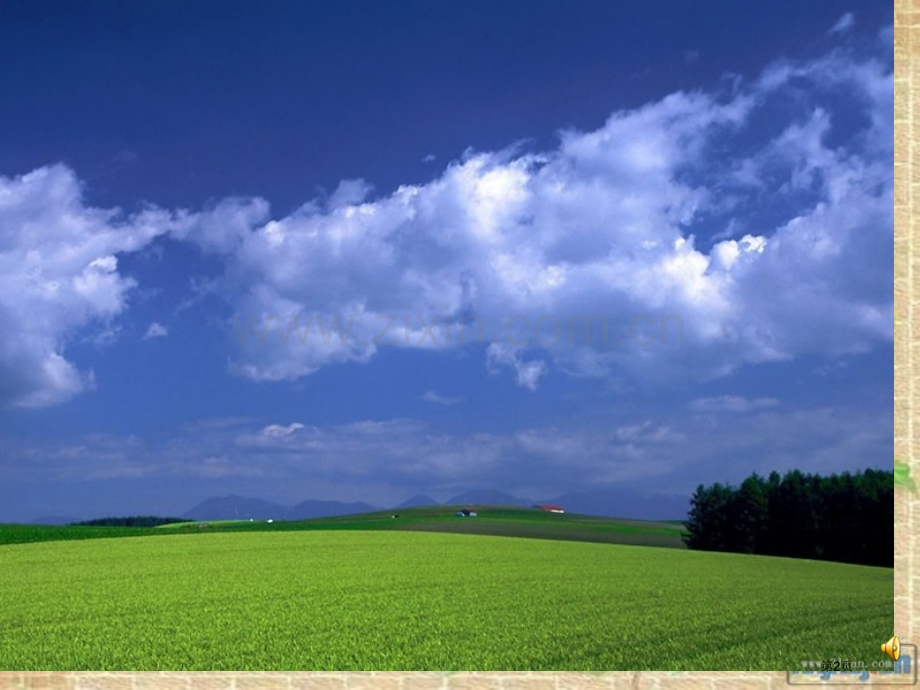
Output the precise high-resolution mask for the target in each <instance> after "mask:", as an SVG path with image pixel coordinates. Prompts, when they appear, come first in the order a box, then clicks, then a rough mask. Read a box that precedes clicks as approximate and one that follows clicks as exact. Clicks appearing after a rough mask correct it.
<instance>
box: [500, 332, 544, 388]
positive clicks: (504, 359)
mask: <svg viewBox="0 0 920 690" xmlns="http://www.w3.org/2000/svg"><path fill="white" fill-rule="evenodd" d="M486 358H487V359H486V361H487V363H488V365H489V366H490V367H491V368H492V369H493V371H494V370H495V369H498V368H501V367H508V368H510V369H511V370H513V371H514V374H515V379H516V381H517V384H518V385H519V386H523V387H524V388H528V389H530V390H532V391H535V390H536V389H537V385H538V383H539V381H540V378H541V377H542V376H543V375H544V374H545V373H546V362H544V361H542V360H530V361H528V362H525V361H524V359H523V356H522V355H521V353H520V350H519V349H517V348H514V347H512V346H510V345H508V344H507V343H501V342H498V343H492V344H491V345H489V347H488V349H487V350H486Z"/></svg>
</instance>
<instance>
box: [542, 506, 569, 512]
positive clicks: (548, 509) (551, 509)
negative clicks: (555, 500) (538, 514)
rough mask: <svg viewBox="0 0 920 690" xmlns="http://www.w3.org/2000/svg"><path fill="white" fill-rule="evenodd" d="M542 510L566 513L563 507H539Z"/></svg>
mask: <svg viewBox="0 0 920 690" xmlns="http://www.w3.org/2000/svg"><path fill="white" fill-rule="evenodd" d="M537 508H539V509H540V510H545V511H546V512H548V513H564V512H565V509H564V508H562V507H561V506H537Z"/></svg>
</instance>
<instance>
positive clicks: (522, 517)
mask: <svg viewBox="0 0 920 690" xmlns="http://www.w3.org/2000/svg"><path fill="white" fill-rule="evenodd" d="M458 507H459V506H437V507H433V508H410V509H408V510H402V511H399V513H398V514H399V518H398V519H393V518H392V517H391V516H392V515H393V514H394V513H393V511H379V512H375V513H362V514H360V515H346V516H342V517H332V518H319V519H314V520H300V521H296V522H273V523H268V522H266V521H264V520H255V521H252V522H250V521H249V520H216V521H208V522H191V523H189V522H183V523H174V524H170V525H162V526H160V527H156V528H149V527H83V526H62V527H58V526H45V525H0V544H21V543H28V542H39V541H58V540H69V539H93V538H103V537H122V536H163V535H164V534H167V533H171V534H176V533H179V534H202V533H205V532H207V533H213V532H241V531H246V532H248V531H259V532H265V531H269V532H282V531H301V530H322V531H328V530H361V531H367V530H400V531H401V530H410V531H426V532H450V533H457V534H481V535H491V536H504V537H530V538H534V539H562V540H573V541H591V542H601V543H607V544H632V545H638V546H666V547H671V548H681V549H682V548H684V544H683V542H682V541H681V534H683V526H682V525H681V524H680V523H676V522H649V521H644V520H622V519H616V518H604V517H595V516H588V515H575V514H555V513H547V512H544V511H542V510H533V509H528V508H511V507H498V506H472V507H473V508H475V509H476V510H477V511H478V512H479V517H476V518H458V517H455V515H454V513H455V512H456V510H457V509H458Z"/></svg>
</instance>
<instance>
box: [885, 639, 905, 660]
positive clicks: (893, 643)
mask: <svg viewBox="0 0 920 690" xmlns="http://www.w3.org/2000/svg"><path fill="white" fill-rule="evenodd" d="M882 651H883V652H884V653H885V654H887V655H888V656H890V657H891V660H892V661H897V660H898V657H899V656H901V640H899V639H898V636H897V635H895V636H894V637H892V638H891V639H890V640H888V642H886V643H885V644H883V645H882Z"/></svg>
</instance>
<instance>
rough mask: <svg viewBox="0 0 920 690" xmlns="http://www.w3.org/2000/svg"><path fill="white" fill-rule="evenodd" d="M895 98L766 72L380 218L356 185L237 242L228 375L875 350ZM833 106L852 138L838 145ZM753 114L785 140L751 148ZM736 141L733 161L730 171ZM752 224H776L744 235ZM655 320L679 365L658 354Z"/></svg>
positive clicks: (457, 175) (492, 155) (884, 310)
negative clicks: (255, 329)
mask: <svg viewBox="0 0 920 690" xmlns="http://www.w3.org/2000/svg"><path fill="white" fill-rule="evenodd" d="M793 80H796V87H795V89H796V90H797V92H798V91H800V90H801V83H803V81H807V82H809V83H810V92H809V93H810V96H809V98H810V100H809V102H808V103H806V104H805V105H804V106H803V105H802V104H801V103H799V105H798V106H795V107H793V106H790V105H789V103H790V94H791V89H792V87H791V86H789V85H790V83H791V82H792V81H793ZM891 84H892V75H891V72H890V70H886V69H885V68H884V67H883V66H882V64H881V63H880V62H877V61H869V62H855V61H853V60H851V59H850V58H848V57H846V56H845V55H844V54H842V53H834V54H832V55H830V56H828V57H825V58H821V59H819V60H817V61H814V62H811V63H791V62H782V63H777V64H776V65H773V66H771V67H770V68H769V69H767V70H765V72H764V74H763V75H762V77H761V78H760V79H758V80H757V81H755V82H753V83H751V84H748V85H746V86H737V85H735V86H733V87H732V89H730V90H729V91H726V92H714V93H703V92H693V93H687V92H678V93H675V94H671V95H669V96H667V97H665V98H663V99H662V100H660V101H657V102H654V103H650V104H648V105H646V106H644V107H642V108H638V109H636V110H632V111H623V112H618V113H615V114H613V115H612V116H611V117H610V118H609V120H608V121H607V122H606V123H605V124H604V125H603V126H602V127H600V128H599V129H597V130H594V131H588V132H575V131H566V132H562V133H561V141H560V145H559V147H558V148H557V149H556V150H553V151H546V152H523V153H522V152H520V151H517V150H508V151H499V152H468V153H467V154H466V155H465V156H464V158H463V159H461V160H459V161H456V162H454V163H452V164H451V165H450V166H448V168H447V169H446V170H445V171H444V172H443V174H441V175H440V176H439V177H438V178H436V179H434V180H432V181H431V182H429V183H427V184H423V185H411V186H404V187H401V188H399V189H398V190H396V191H395V192H394V193H392V194H390V195H387V196H383V197H379V198H376V199H370V198H367V197H366V196H365V195H366V194H367V193H368V190H367V189H366V188H364V187H362V186H360V185H359V186H357V187H355V188H354V189H351V188H349V190H350V191H349V193H348V194H346V195H344V196H341V195H334V197H335V198H334V199H333V200H332V201H331V202H329V203H327V204H326V205H325V206H323V205H322V204H320V203H319V202H316V203H312V204H308V205H306V206H304V207H303V208H302V209H301V210H300V211H298V212H297V213H295V214H292V215H290V216H287V217H284V218H279V219H276V220H269V221H264V222H261V223H256V224H254V225H252V227H251V228H250V230H249V231H243V232H237V231H236V230H233V231H232V232H231V235H232V236H233V237H234V238H235V240H234V243H233V246H234V247H235V249H234V250H233V251H232V252H228V253H227V254H226V259H227V262H228V264H229V266H230V267H229V268H228V272H227V277H226V280H225V281H224V283H223V285H222V290H223V294H224V295H225V296H226V298H227V299H228V300H229V301H230V302H231V304H232V305H233V307H234V309H235V311H236V313H237V314H238V315H239V316H240V318H244V319H252V320H253V324H255V325H256V326H260V327H262V328H263V331H264V332H263V335H265V337H263V338H262V339H261V340H260V339H259V338H256V337H251V338H249V339H248V340H247V341H246V342H245V343H241V345H240V347H239V348H238V350H237V356H236V358H235V370H236V371H237V372H239V373H241V374H243V375H245V376H248V377H250V378H253V379H256V380H265V379H268V380H282V379H293V378H298V377H301V376H304V375H307V374H310V373H312V372H313V371H316V370H317V369H318V368H320V367H323V366H326V365H329V364H333V363H342V362H367V361H369V360H370V359H372V358H373V356H374V355H375V354H376V352H377V350H378V349H379V348H380V347H387V346H391V347H400V348H424V349H446V348H454V347H458V346H460V345H461V339H460V336H461V335H463V336H464V337H465V339H466V340H465V341H464V342H466V343H470V342H474V341H475V342H480V343H481V342H483V341H485V342H488V343H492V344H491V345H489V346H488V348H487V350H486V360H487V361H486V364H487V366H489V367H490V368H493V369H494V368H496V367H507V368H510V369H511V370H512V371H513V372H514V373H515V376H516V380H517V382H518V383H519V384H520V385H522V386H524V387H527V388H530V389H534V388H536V387H537V385H538V382H539V380H540V378H541V377H542V376H543V375H544V374H545V373H546V372H547V371H548V367H549V364H550V363H552V362H555V363H557V364H559V365H560V366H561V368H563V369H565V370H566V371H576V372H578V371H580V372H581V373H587V372H590V373H592V374H597V375H604V376H610V375H611V374H614V373H622V372H628V373H629V374H631V375H637V376H646V375H647V376H653V377H654V376H658V377H659V378H661V379H662V380H673V378H674V377H675V376H678V377H680V376H686V375H691V376H698V377H704V378H706V377H712V376H719V375H723V374H725V373H728V372H730V371H732V370H734V369H736V368H737V367H738V366H741V365H743V364H745V363H756V362H764V361H775V360H788V359H792V358H795V357H797V356H800V355H802V354H806V353H811V354H819V355H831V356H835V355H841V354H849V353H854V352H862V351H866V350H868V349H870V348H871V347H873V345H875V344H879V343H885V342H890V339H891V337H892V327H891V313H892V305H893V297H892V291H891V285H890V277H891V272H892V266H891V257H890V253H891V247H892V242H893V235H892V232H893V222H892V213H891V209H892V181H891V178H892V175H891V169H890V161H889V160H888V159H887V155H888V152H889V150H890V140H889V141H888V149H885V146H884V142H885V138H884V130H885V129H886V127H889V126H890V123H888V120H887V119H886V115H885V114H886V112H887V110H886V109H890V104H889V103H888V100H887V99H888V97H889V95H890V93H891V90H890V89H891ZM787 91H788V92H789V93H787ZM841 97H846V98H849V99H851V100H852V102H851V103H850V105H851V106H853V107H855V108H857V109H861V110H862V112H863V113H864V114H865V115H866V116H867V122H868V125H867V126H866V127H865V128H864V129H862V130H860V131H856V132H853V131H850V132H846V131H845V130H839V131H838V130H836V129H835V115H836V111H835V108H839V101H838V100H837V99H839V98H841ZM798 100H799V101H801V100H802V99H801V98H799V99H798ZM768 111H769V112H771V113H774V112H782V113H783V114H784V117H785V120H786V122H785V125H782V119H781V118H779V119H777V118H775V117H773V118H772V119H774V120H776V121H777V122H778V123H780V124H781V125H782V126H780V127H779V128H774V129H773V130H772V131H771V130H770V129H769V128H766V130H765V131H763V132H761V131H760V130H761V129H763V128H759V129H756V130H755V129H752V128H751V126H749V123H750V121H751V120H752V118H754V117H755V116H757V117H761V118H762V117H763V116H764V113H765V112H768ZM831 135H835V136H837V137H840V136H843V135H846V136H847V137H848V138H847V139H846V141H845V143H844V144H843V145H839V144H835V145H831V144H830V143H829V140H830V139H831ZM738 141H744V143H745V146H744V147H743V148H744V150H745V154H744V156H742V157H733V156H731V155H730V154H726V151H731V150H733V145H734V143H736V142H738ZM752 143H753V144H754V145H752ZM739 150H740V149H739ZM741 170H743V171H745V172H744V174H743V175H740V176H739V171H741ZM752 188H753V190H754V191H753V192H752ZM355 195H357V196H355ZM356 198H360V199H361V200H360V201H356V200H355V199H356ZM778 202H782V203H778ZM251 206H252V204H250V205H249V206H244V207H243V208H246V209H249V208H250V207H251ZM767 207H769V208H770V209H771V210H772V211H774V212H775V211H776V210H777V209H781V208H786V209H787V215H786V218H785V219H784V220H782V221H781V222H779V223H778V224H774V225H773V226H772V227H762V226H761V225H759V224H748V222H747V220H746V218H747V217H750V216H755V215H756V212H757V211H758V210H760V211H763V210H764V209H765V208H767ZM704 221H705V223H706V224H707V225H708V226H710V227H715V228H717V229H718V227H719V224H722V227H723V228H729V227H730V228H731V232H730V233H729V234H728V235H722V236H721V239H715V238H714V239H708V240H707V239H706V238H705V236H703V235H700V234H698V232H695V231H694V230H695V228H696V227H698V226H699V224H700V223H701V222H704ZM246 222H249V221H245V222H240V223H237V224H235V225H233V227H235V228H238V227H243V226H245V224H246ZM713 234H715V233H713ZM189 239H190V240H191V241H196V235H195V230H194V228H193V229H192V230H191V231H190V233H189ZM206 243H207V244H208V245H209V246H212V247H213V246H217V245H218V244H220V243H219V242H215V241H214V240H213V238H210V237H209V236H206ZM225 244H227V243H225ZM579 315H582V316H592V315H599V316H602V317H603V318H604V319H605V321H604V324H605V325H604V328H605V333H608V335H609V338H608V339H607V340H606V341H605V342H601V338H600V334H596V337H595V335H592V337H591V339H590V342H586V341H584V340H583V341H580V342H578V341H577V339H575V338H573V337H570V332H569V330H568V325H569V323H570V322H571V321H572V320H573V319H574V318H577V317H578V316H579ZM668 316H673V317H675V318H674V320H673V321H671V322H669V323H670V324H671V327H672V328H675V329H676V328H677V324H680V328H681V331H680V336H681V340H680V342H679V344H678V343H673V344H672V345H670V346H669V345H668V344H667V343H663V342H661V341H660V340H659V339H657V338H656V337H653V336H657V334H658V333H659V329H658V325H659V321H660V319H663V318H665V317H668ZM474 317H475V318H474ZM541 317H553V319H555V321H557V322H558V323H559V327H560V329H561V337H560V338H558V339H557V340H556V342H554V343H553V344H552V346H551V347H550V346H546V347H541V343H545V340H546V338H545V337H544V338H542V339H539V340H538V339H537V333H536V332H535V326H536V325H538V323H539V321H540V319H541ZM271 319H275V321H272V320H271ZM512 319H517V321H516V322H515V324H514V325H515V326H516V327H518V326H523V327H525V328H530V330H529V331H527V332H526V333H525V334H524V335H523V336H521V337H523V338H525V339H526V341H525V344H526V346H527V347H528V352H533V354H532V356H531V361H527V362H525V361H523V360H522V359H521V351H519V348H518V347H517V345H518V344H520V343H521V342H522V341H519V340H514V341H512V339H510V338H509V333H510V330H509V323H510V322H511V320H512ZM461 321H463V322H464V323H465V324H466V326H465V327H464V328H463V329H461V328H459V326H458V324H459V322H461ZM553 323H554V321H552V320H550V321H546V319H544V323H543V325H542V327H543V328H549V327H550V326H551V325H552V324H553ZM265 324H271V325H270V327H269V328H266V327H265ZM292 324H293V327H292ZM308 324H310V325H311V326H310V329H309V330H307V329H306V328H305V326H306V325H308ZM330 324H336V326H335V328H334V329H332V328H331V327H330ZM320 325H322V327H320ZM595 328H599V326H598V327H595ZM478 329H481V331H482V334H481V335H480V334H479V333H478ZM269 331H270V332H269ZM384 331H386V333H385V334H384ZM329 333H333V335H332V336H331V337H330V336H329ZM266 334H267V335H266ZM285 334H286V335H285ZM382 334H383V336H382ZM381 336H382V337H381ZM650 339H651V340H650ZM550 340H552V338H550ZM675 341H676V338H675ZM496 343H497V344H496ZM618 344H619V345H621V346H618ZM647 345H648V346H647Z"/></svg>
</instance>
